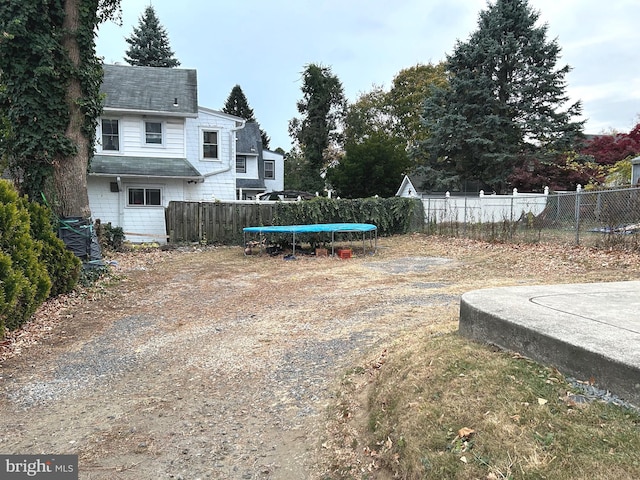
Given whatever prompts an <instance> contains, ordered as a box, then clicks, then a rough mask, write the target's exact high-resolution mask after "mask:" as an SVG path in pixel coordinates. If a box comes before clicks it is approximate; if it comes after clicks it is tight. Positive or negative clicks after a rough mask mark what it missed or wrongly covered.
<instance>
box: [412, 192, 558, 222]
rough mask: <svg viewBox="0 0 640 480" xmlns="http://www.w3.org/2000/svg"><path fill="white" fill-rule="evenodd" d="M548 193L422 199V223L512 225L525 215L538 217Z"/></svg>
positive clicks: (447, 194) (545, 203)
mask: <svg viewBox="0 0 640 480" xmlns="http://www.w3.org/2000/svg"><path fill="white" fill-rule="evenodd" d="M548 196H549V189H545V193H543V194H540V193H518V191H517V189H514V190H513V194H512V195H486V194H485V193H484V192H483V191H480V194H479V195H478V196H475V197H470V196H452V195H450V194H449V192H447V193H445V195H444V197H442V196H441V197H436V196H423V198H422V203H423V205H424V212H425V222H426V223H439V222H442V221H447V222H460V223H491V222H502V221H505V220H506V221H510V222H514V221H516V220H519V219H521V218H523V216H526V215H534V216H537V215H539V214H541V213H542V212H543V211H544V209H545V207H546V206H547V197H548Z"/></svg>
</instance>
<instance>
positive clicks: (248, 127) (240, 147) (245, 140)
mask: <svg viewBox="0 0 640 480" xmlns="http://www.w3.org/2000/svg"><path fill="white" fill-rule="evenodd" d="M236 138H237V139H238V141H237V142H236V151H237V152H238V155H242V154H247V153H253V154H256V155H257V154H258V149H259V148H260V147H261V146H262V137H261V136H260V126H259V125H258V124H257V123H256V122H247V123H246V124H245V126H244V128H243V129H242V130H238V132H236ZM252 148H253V150H251V149H252Z"/></svg>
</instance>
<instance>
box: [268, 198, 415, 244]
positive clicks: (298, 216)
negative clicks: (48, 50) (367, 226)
mask: <svg viewBox="0 0 640 480" xmlns="http://www.w3.org/2000/svg"><path fill="white" fill-rule="evenodd" d="M420 208H421V203H420V201H418V200H415V199H410V198H401V197H392V198H362V199H355V200H348V199H331V198H326V197H317V198H314V199H313V200H308V201H304V202H279V203H277V204H276V209H275V213H274V216H273V224H274V225H306V224H314V223H371V224H373V225H376V226H377V227H378V233H379V234H380V235H393V234H402V233H407V232H409V231H411V230H412V228H413V227H414V225H415V223H414V222H415V218H416V216H418V217H419V218H420V220H422V216H421V215H422V213H421V210H420Z"/></svg>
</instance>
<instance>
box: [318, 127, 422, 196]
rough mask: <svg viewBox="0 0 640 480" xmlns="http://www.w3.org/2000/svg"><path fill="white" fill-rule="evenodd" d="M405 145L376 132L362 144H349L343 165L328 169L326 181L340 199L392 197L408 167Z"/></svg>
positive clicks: (399, 140)
mask: <svg viewBox="0 0 640 480" xmlns="http://www.w3.org/2000/svg"><path fill="white" fill-rule="evenodd" d="M409 165H410V161H409V158H408V156H407V153H406V150H405V146H404V142H403V141H402V140H401V139H398V138H396V137H393V136H391V135H389V134H386V133H384V132H376V133H373V134H371V135H370V136H368V137H367V138H365V139H364V140H362V141H361V142H360V143H350V144H347V146H346V153H345V155H344V157H343V158H342V159H341V160H340V163H339V164H337V165H336V166H334V167H331V168H329V169H327V181H328V182H329V184H330V185H331V187H332V188H333V189H335V190H336V191H337V193H338V195H340V196H341V197H346V198H364V197H369V196H373V195H379V196H381V197H391V196H393V195H395V193H396V191H397V190H398V186H399V185H400V182H401V181H402V175H403V174H404V173H405V172H406V171H407V169H408V168H409Z"/></svg>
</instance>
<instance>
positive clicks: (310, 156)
mask: <svg viewBox="0 0 640 480" xmlns="http://www.w3.org/2000/svg"><path fill="white" fill-rule="evenodd" d="M302 80H303V84H302V95H303V98H302V100H300V101H298V104H297V108H298V113H300V115H301V116H302V118H293V119H292V120H291V121H290V122H289V134H290V135H291V136H292V137H293V138H294V139H295V140H296V141H297V142H298V145H299V146H300V149H301V150H302V153H303V154H304V156H305V159H306V161H307V162H308V163H309V167H310V169H311V171H312V172H314V175H317V178H314V180H315V186H316V188H315V189H316V190H321V189H322V187H323V186H324V181H323V180H322V178H321V176H320V173H321V172H322V170H323V169H324V168H325V167H326V166H327V165H326V164H327V163H328V162H327V159H326V158H325V151H326V150H327V148H328V147H329V146H330V145H331V143H332V142H333V141H335V140H336V139H337V138H338V133H337V129H338V126H339V124H340V123H342V121H343V119H344V116H345V110H346V103H347V102H346V99H345V97H344V90H343V88H342V82H341V81H340V79H338V77H337V76H335V75H334V74H333V73H332V72H331V68H329V67H323V66H321V65H316V64H313V63H312V64H309V65H307V66H306V68H305V71H304V72H303V73H302Z"/></svg>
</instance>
